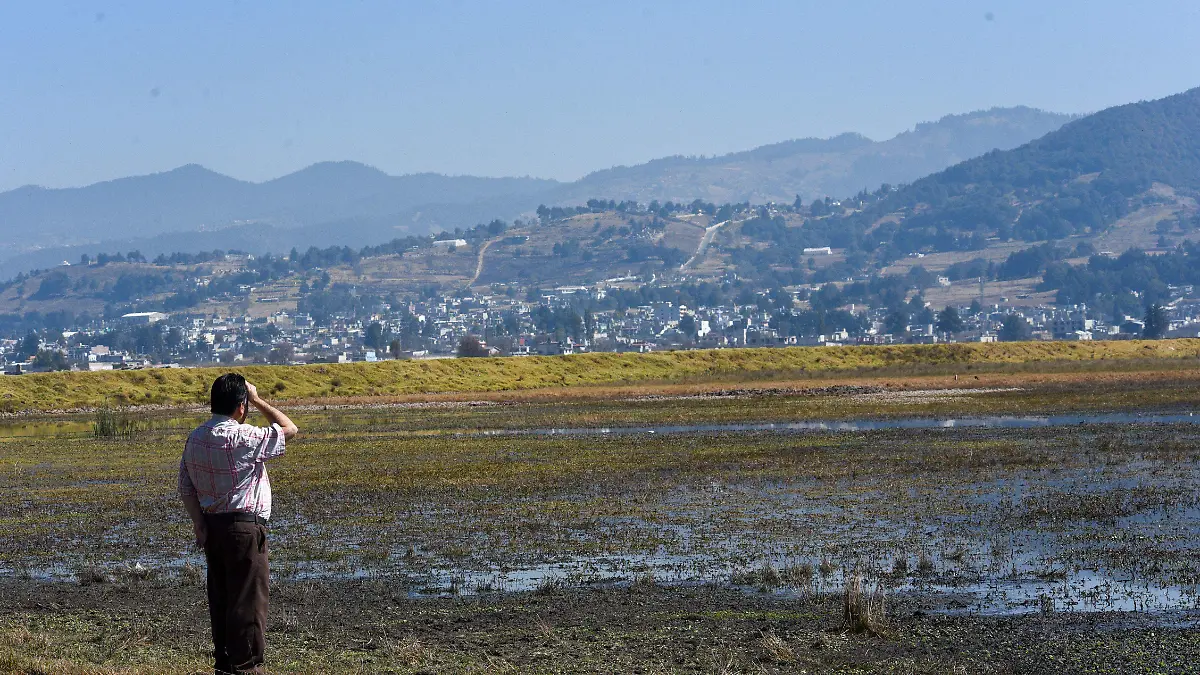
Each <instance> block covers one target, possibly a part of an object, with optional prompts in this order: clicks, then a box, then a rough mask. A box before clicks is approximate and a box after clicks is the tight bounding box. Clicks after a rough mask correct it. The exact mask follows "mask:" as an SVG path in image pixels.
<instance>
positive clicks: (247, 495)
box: [179, 415, 285, 518]
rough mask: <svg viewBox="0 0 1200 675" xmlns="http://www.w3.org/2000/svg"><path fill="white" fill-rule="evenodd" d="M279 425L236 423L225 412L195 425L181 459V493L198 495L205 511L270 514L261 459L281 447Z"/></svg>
mask: <svg viewBox="0 0 1200 675" xmlns="http://www.w3.org/2000/svg"><path fill="white" fill-rule="evenodd" d="M284 440H285V439H284V437H283V429H282V428H281V427H280V426H279V425H278V424H272V425H271V426H269V427H256V426H253V425H250V424H238V421H237V420H235V419H233V418H232V417H226V416H225V415H214V416H213V418H212V419H210V420H209V421H207V422H205V423H204V424H202V425H200V426H199V427H197V428H196V429H195V430H194V431H193V432H192V433H191V434H190V435H189V436H188V439H187V443H186V444H185V445H184V447H183V457H182V458H181V459H180V460H179V494H180V495H181V496H188V495H196V497H197V499H198V500H199V502H200V508H201V510H203V511H204V512H205V513H231V512H244V513H253V514H255V515H259V516H262V517H263V518H270V517H271V480H270V479H269V478H267V467H266V465H265V464H264V463H263V462H265V461H267V460H268V459H271V458H274V457H278V456H280V455H282V454H283V451H284Z"/></svg>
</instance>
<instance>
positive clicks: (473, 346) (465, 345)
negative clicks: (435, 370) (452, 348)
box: [458, 335, 488, 358]
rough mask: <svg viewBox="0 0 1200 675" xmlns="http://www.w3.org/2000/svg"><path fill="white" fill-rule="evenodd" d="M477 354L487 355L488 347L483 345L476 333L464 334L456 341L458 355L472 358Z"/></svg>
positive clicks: (477, 355)
mask: <svg viewBox="0 0 1200 675" xmlns="http://www.w3.org/2000/svg"><path fill="white" fill-rule="evenodd" d="M479 356H488V348H487V347H485V346H483V343H482V342H480V341H479V336H477V335H464V336H463V338H462V339H461V340H459V341H458V357H459V358H472V357H479Z"/></svg>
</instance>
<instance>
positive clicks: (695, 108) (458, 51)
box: [0, 0, 1200, 190]
mask: <svg viewBox="0 0 1200 675" xmlns="http://www.w3.org/2000/svg"><path fill="white" fill-rule="evenodd" d="M1198 36H1200V3H1197V2H1196V1H1195V0H1180V1H1177V2H1166V1H1164V2H1152V1H1142V2H1136V3H1135V2H1125V1H1119V2H1118V1H1115V0H1090V1H1076V0H1053V1H1047V0H1021V1H1007V2H1001V1H996V2H975V1H973V0H945V1H941V2H930V1H922V0H906V1H904V2H883V1H882V0H877V1H873V2H858V1H854V0H844V1H843V0H839V1H838V2H828V1H821V2H806V1H802V0H792V1H781V2H754V1H751V0H746V1H740V2H733V1H732V0H730V1H726V2H710V1H707V0H688V1H686V2H667V1H665V0H664V1H653V2H644V3H634V2H623V1H621V0H605V1H603V2H582V1H579V2H576V1H574V0H572V1H569V2H562V1H554V2H516V1H486V2H485V1H481V2H471V1H467V0H460V1H458V2H453V1H447V2H416V1H413V2H403V1H399V0H398V1H396V2H373V1H370V0H363V1H361V2H360V1H357V0H346V1H345V2H342V1H339V2H332V1H329V0H320V1H315V0H303V1H301V0H292V1H289V2H282V1H280V2H271V1H265V0H242V1H241V2H233V1H217V0H213V1H205V2H159V1H150V0H140V1H135V0H130V1H126V2H97V1H87V2H84V1H78V2H55V1H53V0H46V1H45V2H21V3H17V2H13V3H4V4H2V5H0V190H5V189H10V188H13V187H16V186H19V185H24V184H30V183H33V184H39V185H46V186H68V185H80V184H86V183H89V182H93V181H97V180H104V179H109V178H114V177H119V176H125V175H131V174H141V173H150V172H154V171H163V170H167V169H171V168H174V167H176V166H179V165H182V164H187V163H199V164H203V165H205V166H207V167H209V168H211V169H214V170H216V171H220V172H222V173H226V174H229V175H232V176H235V177H237V178H243V179H248V180H255V181H258V180H264V179H268V178H272V177H275V176H279V175H282V174H284V173H287V172H290V171H293V170H296V169H299V168H302V167H304V166H307V165H308V164H311V163H313V162H317V161H321V160H336V159H354V160H358V161H362V162H366V163H368V164H372V165H375V166H377V167H379V168H381V169H383V170H385V171H387V172H389V173H393V174H400V173H411V172H418V171H437V172H442V173H450V174H477V175H493V176H496V175H535V176H544V177H551V178H559V179H575V178H578V177H579V176H581V175H583V174H584V173H586V172H588V171H591V170H595V169H599V168H606V167H609V166H612V165H616V164H633V163H637V162H642V161H645V160H648V159H651V158H654V157H660V156H664V155H670V154H717V153H724V152H730V151H734V150H741V149H747V148H750V147H754V146H756V145H762V144H765V143H770V142H775V141H780V140H785V139H789V138H797V137H805V136H829V135H833V134H836V133H839V132H842V131H859V132H862V133H864V134H867V135H868V136H871V137H873V138H877V139H882V138H886V137H889V136H891V135H894V134H896V133H897V132H900V131H902V130H904V129H906V128H910V127H911V126H912V125H913V124H915V123H917V122H920V121H926V120H932V119H936V118H938V117H941V116H942V115H945V114H947V113H955V112H966V111H970V110H976V109H980V108H988V107H991V106H1008V105H1030V106H1035V107H1040V108H1044V109H1048V110H1055V111H1061V112H1088V111H1095V110H1098V109H1100V108H1104V107H1107V106H1110V105H1115V104H1119V103H1125V102H1130V101H1135V100H1139V99H1148V98H1157V97H1161V96H1165V95H1168V94H1172V93H1176V92H1179V91H1183V90H1186V89H1189V88H1191V87H1194V86H1198V85H1200V49H1197V48H1196V39H1197V37H1198Z"/></svg>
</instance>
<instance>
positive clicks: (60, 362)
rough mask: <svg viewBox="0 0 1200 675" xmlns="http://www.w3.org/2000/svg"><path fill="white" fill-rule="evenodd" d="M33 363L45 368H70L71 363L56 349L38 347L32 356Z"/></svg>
mask: <svg viewBox="0 0 1200 675" xmlns="http://www.w3.org/2000/svg"><path fill="white" fill-rule="evenodd" d="M33 365H35V366H38V367H39V368H46V369H47V370H70V369H71V363H70V362H69V361H67V355H66V354H63V353H62V352H60V351H58V350H57V349H40V350H38V353H37V356H34V357H33Z"/></svg>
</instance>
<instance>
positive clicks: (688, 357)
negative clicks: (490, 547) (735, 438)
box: [0, 339, 1200, 412]
mask: <svg viewBox="0 0 1200 675" xmlns="http://www.w3.org/2000/svg"><path fill="white" fill-rule="evenodd" d="M1197 359H1200V339H1186V340H1161V341H1118V342H1094V343H1078V342H1024V343H1004V344H976V343H971V344H953V345H897V346H855V347H834V348H806V347H799V348H789V349H727V350H706V351H680V352H660V353H653V354H610V353H603V354H581V355H575V356H568V357H529V358H520V359H514V358H503V359H496V358H493V359H446V360H437V361H387V362H382V363H371V364H368V363H352V364H323V365H312V366H245V367H236V368H232V369H231V370H234V371H236V372H240V373H242V374H244V375H246V377H247V378H249V379H250V380H251V381H252V382H254V383H256V384H257V385H258V386H259V388H260V390H261V391H263V392H264V393H265V394H267V395H269V396H271V397H272V398H274V399H278V400H291V401H304V400H316V399H325V400H328V399H354V398H363V397H387V396H407V395H421V394H445V393H452V392H479V393H485V392H500V391H528V390H535V389H547V388H556V387H577V386H603V385H609V386H612V385H623V386H628V385H638V384H654V383H670V382H728V383H736V382H741V381H761V380H769V379H793V380H794V379H804V378H810V377H814V378H815V377H830V376H836V375H838V374H844V375H888V374H899V375H905V374H908V375H920V374H933V373H936V372H950V371H957V370H958V369H966V368H968V367H975V368H984V369H996V368H1000V369H1008V368H1011V369H1017V370H1020V369H1028V368H1031V367H1033V368H1039V367H1046V368H1056V369H1061V367H1062V366H1063V365H1064V364H1066V365H1067V366H1068V367H1069V368H1074V367H1078V368H1079V369H1089V370H1092V369H1095V364H1097V363H1099V362H1104V363H1105V364H1106V365H1105V366H1104V368H1101V369H1107V368H1109V367H1113V368H1120V367H1121V366H1120V365H1119V364H1122V363H1124V364H1133V363H1138V364H1147V363H1151V364H1152V365H1154V364H1157V365H1158V367H1159V368H1160V369H1162V368H1172V367H1174V366H1175V365H1176V364H1179V365H1180V366H1182V365H1184V364H1188V365H1194V364H1195V363H1196V360H1197ZM1072 364H1074V365H1072ZM211 375H212V372H211V371H198V370H194V369H151V370H144V371H110V372H99V373H44V374H33V375H26V376H22V377H8V378H3V379H0V412H23V411H43V410H66V409H78V408H90V407H98V406H103V405H137V404H158V405H177V406H182V405H189V404H199V403H203V402H205V401H206V400H207V397H208V386H209V383H210V382H211Z"/></svg>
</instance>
